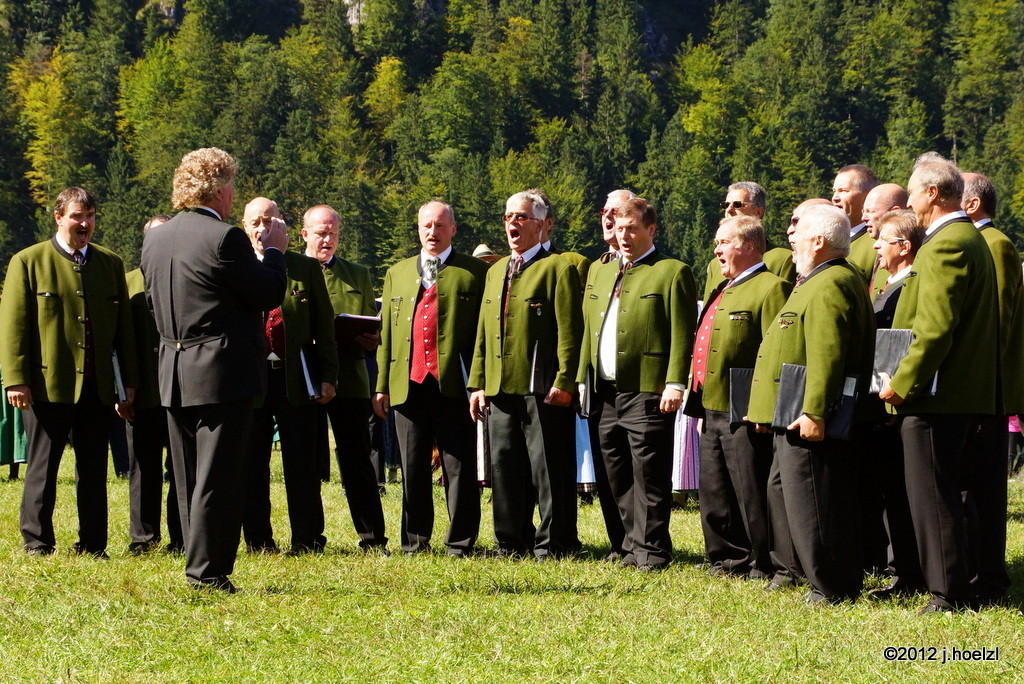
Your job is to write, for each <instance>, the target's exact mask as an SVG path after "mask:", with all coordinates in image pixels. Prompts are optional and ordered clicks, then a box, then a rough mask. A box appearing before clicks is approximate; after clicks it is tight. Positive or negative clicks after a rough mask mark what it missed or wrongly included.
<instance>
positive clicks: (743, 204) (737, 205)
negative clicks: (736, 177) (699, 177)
mask: <svg viewBox="0 0 1024 684" xmlns="http://www.w3.org/2000/svg"><path fill="white" fill-rule="evenodd" d="M750 204H751V202H741V201H740V200H733V201H732V202H722V203H721V204H720V205H719V206H721V207H722V209H728V208H730V207H732V208H733V209H742V208H743V207H746V206H750Z"/></svg>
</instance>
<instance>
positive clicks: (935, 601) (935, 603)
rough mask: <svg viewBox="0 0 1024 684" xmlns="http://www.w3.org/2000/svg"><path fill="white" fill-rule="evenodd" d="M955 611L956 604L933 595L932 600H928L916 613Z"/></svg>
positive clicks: (927, 613)
mask: <svg viewBox="0 0 1024 684" xmlns="http://www.w3.org/2000/svg"><path fill="white" fill-rule="evenodd" d="M955 612H957V608H956V606H954V605H953V604H952V603H950V602H949V601H946V600H945V599H940V598H939V597H938V596H933V597H932V600H931V601H929V602H928V605H926V606H925V607H924V608H922V609H921V610H919V611H917V614H918V615H929V614H931V613H955Z"/></svg>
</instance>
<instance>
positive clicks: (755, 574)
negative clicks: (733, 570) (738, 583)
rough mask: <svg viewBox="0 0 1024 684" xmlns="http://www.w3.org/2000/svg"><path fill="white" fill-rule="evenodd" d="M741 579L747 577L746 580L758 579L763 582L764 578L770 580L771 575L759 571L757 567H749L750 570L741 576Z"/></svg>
mask: <svg viewBox="0 0 1024 684" xmlns="http://www.w3.org/2000/svg"><path fill="white" fill-rule="evenodd" d="M743 579H748V580H751V581H760V582H764V581H766V580H770V579H771V576H770V575H768V573H765V572H761V571H760V570H758V569H757V568H751V569H750V570H749V571H748V572H747V574H745V575H744V576H743Z"/></svg>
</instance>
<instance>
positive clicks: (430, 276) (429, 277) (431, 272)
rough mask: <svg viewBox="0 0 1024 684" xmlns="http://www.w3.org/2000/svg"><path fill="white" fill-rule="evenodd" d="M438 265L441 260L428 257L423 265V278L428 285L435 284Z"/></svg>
mask: <svg viewBox="0 0 1024 684" xmlns="http://www.w3.org/2000/svg"><path fill="white" fill-rule="evenodd" d="M440 263H441V260H440V259H438V258H437V257H428V258H427V262H426V264H424V268H423V278H424V280H426V281H427V282H428V283H429V284H430V285H433V284H434V283H435V282H437V266H438V264H440Z"/></svg>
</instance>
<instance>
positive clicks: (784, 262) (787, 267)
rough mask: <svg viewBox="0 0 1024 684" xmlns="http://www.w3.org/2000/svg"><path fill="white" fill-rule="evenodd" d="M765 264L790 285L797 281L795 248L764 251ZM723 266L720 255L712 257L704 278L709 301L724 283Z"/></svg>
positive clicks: (703, 300) (705, 292) (774, 248)
mask: <svg viewBox="0 0 1024 684" xmlns="http://www.w3.org/2000/svg"><path fill="white" fill-rule="evenodd" d="M763 260H764V265H765V266H767V267H768V270H769V271H771V272H772V273H774V274H775V275H777V276H778V277H780V278H782V279H783V280H785V281H786V282H787V283H789V284H790V285H793V284H795V283H796V264H794V263H793V250H791V249H786V248H784V247H773V248H771V249H769V250H768V251H767V252H765V253H764V257H763ZM724 280H725V278H723V277H722V267H721V265H720V264H719V263H718V257H711V261H709V262H708V271H707V278H705V280H704V299H702V300H701V301H702V302H704V303H705V304H707V303H708V299H709V298H710V295H711V293H712V292H713V291H714V290H715V289H717V288H718V286H719V285H721V284H722V281H724Z"/></svg>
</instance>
